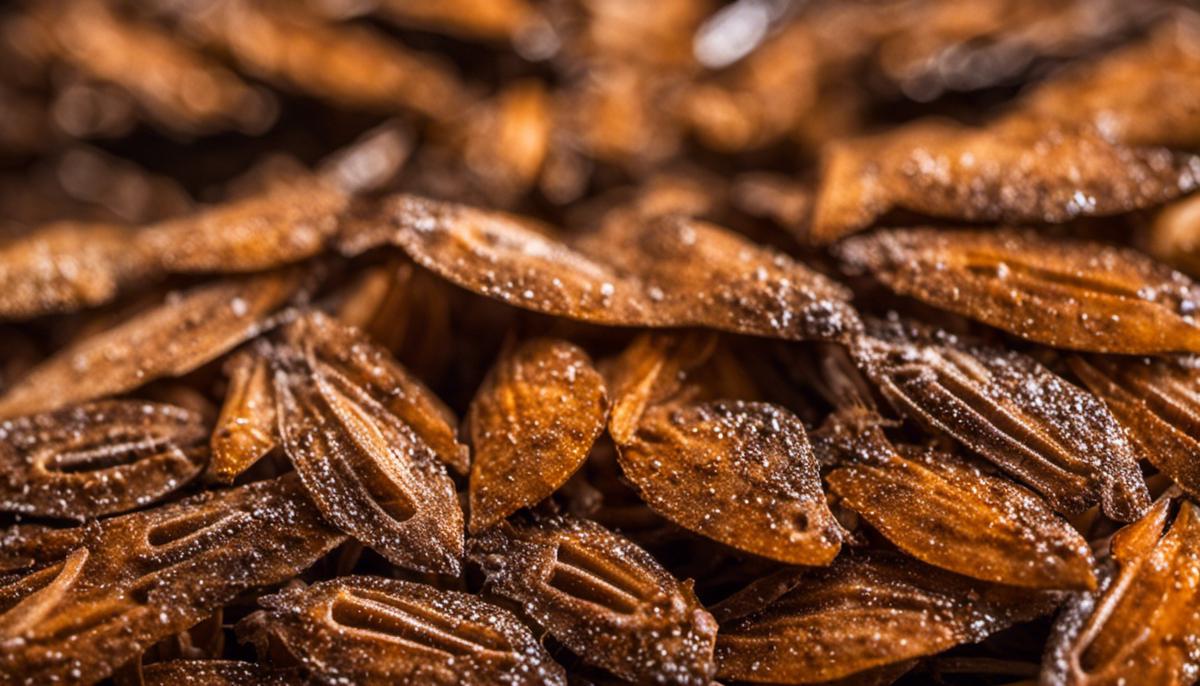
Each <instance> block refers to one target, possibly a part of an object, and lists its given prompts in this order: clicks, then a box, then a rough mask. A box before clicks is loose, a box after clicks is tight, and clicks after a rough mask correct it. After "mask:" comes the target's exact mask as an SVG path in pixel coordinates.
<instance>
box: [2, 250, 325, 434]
mask: <svg viewBox="0 0 1200 686" xmlns="http://www.w3.org/2000/svg"><path fill="white" fill-rule="evenodd" d="M302 273H303V272H302V271H300V270H298V269H287V270H283V271H276V272H266V273H263V274H256V275H253V276H247V277H241V278H231V279H227V280H223V281H217V282H214V283H211V284H207V285H204V286H198V287H196V288H194V289H192V290H190V291H187V292H186V293H183V294H182V295H180V296H179V297H170V298H168V299H167V300H166V302H164V303H163V304H162V305H158V306H156V307H153V308H151V309H149V310H147V311H145V312H141V313H139V314H136V315H134V316H133V317H131V318H130V319H127V320H125V321H124V322H122V323H120V324H117V325H116V326H114V327H113V328H111V329H108V330H106V331H102V332H100V333H98V334H96V335H93V336H88V337H87V338H85V339H83V340H81V341H78V342H77V343H74V344H73V345H70V346H68V347H67V348H65V349H63V350H61V351H59V352H58V353H57V354H55V355H54V356H53V357H51V358H50V359H48V360H46V361H45V362H43V363H41V364H40V365H39V366H37V367H35V368H34V369H32V370H30V372H29V373H28V374H26V375H25V376H24V377H22V378H21V380H20V381H18V382H17V383H16V384H15V385H13V386H12V387H11V388H9V389H8V391H7V392H6V393H5V394H4V395H3V396H2V397H0V417H12V416H15V415H20V414H33V413H35V412H42V411H45V410H53V409H56V408H59V407H63V406H66V405H73V404H76V403H81V402H85V401H87V400H93V399H96V398H101V397H104V396H108V395H115V394H118V393H124V392H126V391H129V390H132V389H134V388H137V387H139V386H141V385H143V384H145V383H147V382H150V381H153V380H154V379H157V378H160V377H164V376H179V375H181V374H186V373H187V372H190V371H192V370H193V369H195V368H197V367H199V366H200V365H202V364H204V363H206V362H209V361H211V360H213V359H214V358H216V357H217V356H219V355H221V354H222V353H224V352H226V351H227V350H229V349H230V348H233V347H234V346H236V345H237V344H238V343H241V342H242V341H244V340H247V339H249V338H251V337H253V336H254V335H256V334H258V333H259V332H260V331H261V330H262V329H263V327H264V325H265V323H266V321H267V318H268V316H269V315H270V314H271V313H273V312H274V311H275V310H276V309H278V308H279V307H280V306H282V305H283V304H284V303H286V302H287V301H288V300H289V299H290V298H291V297H292V296H293V295H295V294H296V292H297V290H298V288H299V287H300V282H301V276H302Z"/></svg>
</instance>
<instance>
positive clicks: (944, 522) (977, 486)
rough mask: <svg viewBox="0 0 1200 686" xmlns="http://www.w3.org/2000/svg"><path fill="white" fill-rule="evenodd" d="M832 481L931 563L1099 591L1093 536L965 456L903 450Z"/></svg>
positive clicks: (1016, 581)
mask: <svg viewBox="0 0 1200 686" xmlns="http://www.w3.org/2000/svg"><path fill="white" fill-rule="evenodd" d="M826 480H827V481H828V483H829V488H830V490H831V491H832V492H833V493H835V494H837V495H838V496H840V497H841V498H842V500H843V502H844V503H845V504H846V506H847V507H849V508H850V509H852V510H854V511H855V512H857V513H859V514H860V515H861V516H862V517H863V519H865V520H867V521H868V522H870V523H871V525H872V526H874V527H875V528H876V529H878V530H879V531H880V533H882V534H883V535H884V536H886V537H887V539H888V540H890V541H891V542H892V543H894V544H896V546H897V547H898V548H900V549H901V550H903V551H904V552H906V553H908V554H909V555H912V556H913V557H915V558H917V559H918V560H921V561H923V562H927V563H929V564H931V565H934V566H936V567H941V568H942V569H947V570H950V571H952V572H956V573H958V574H962V575H964V576H969V577H972V578H975V579H981V580H983V581H991V582H995V583H1001V584H1008V585H1010V586H1025V587H1029V588H1044V589H1077V590H1079V589H1082V590H1090V589H1093V588H1095V586H1096V577H1095V574H1094V573H1093V572H1092V565H1093V561H1092V554H1091V550H1090V549H1089V548H1088V544H1087V541H1086V540H1084V538H1083V536H1080V535H1079V533H1078V532H1077V531H1075V530H1074V529H1072V528H1071V526H1070V525H1069V524H1067V522H1066V521H1064V520H1062V519H1060V518H1059V517H1056V516H1055V515H1054V513H1053V512H1051V511H1050V508H1049V507H1047V505H1046V503H1045V501H1043V500H1042V499H1041V498H1040V497H1038V496H1037V495H1036V494H1034V493H1031V492H1030V491H1027V490H1026V489H1024V488H1022V487H1020V486H1018V485H1017V484H1014V483H1012V482H1011V481H1009V480H1008V479H1005V478H1003V477H1000V476H994V475H991V474H986V473H984V472H983V471H981V470H980V469H979V468H978V467H975V466H973V465H970V464H969V463H967V462H966V461H965V460H962V459H961V458H958V457H955V456H953V455H950V454H947V453H939V452H934V451H921V452H918V451H908V454H903V453H901V452H900V451H896V450H894V449H893V450H892V451H891V454H886V453H884V454H883V455H882V456H880V457H878V458H875V459H868V460H864V461H863V462H861V463H857V464H850V465H847V466H845V467H840V468H838V469H835V470H833V471H832V472H830V473H829V474H828V475H827V476H826Z"/></svg>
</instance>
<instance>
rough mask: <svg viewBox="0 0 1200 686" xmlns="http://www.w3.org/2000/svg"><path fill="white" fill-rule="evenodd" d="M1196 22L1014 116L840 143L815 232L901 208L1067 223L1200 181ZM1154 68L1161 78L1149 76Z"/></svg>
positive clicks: (1097, 64)
mask: <svg viewBox="0 0 1200 686" xmlns="http://www.w3.org/2000/svg"><path fill="white" fill-rule="evenodd" d="M1197 36H1198V32H1197V28H1196V26H1195V25H1194V22H1190V21H1188V20H1187V19H1185V18H1180V19H1179V20H1167V21H1164V22H1162V24H1161V25H1160V26H1158V27H1157V28H1156V29H1155V30H1154V31H1152V32H1150V35H1149V36H1148V37H1146V38H1145V39H1143V40H1142V41H1139V42H1137V43H1134V44H1132V45H1129V46H1128V47H1126V48H1124V49H1122V50H1117V51H1114V52H1113V53H1112V54H1111V55H1108V56H1106V57H1105V58H1104V59H1100V60H1095V61H1091V62H1088V63H1087V65H1086V68H1084V69H1077V70H1075V71H1068V72H1067V73H1066V75H1064V76H1062V77H1060V78H1058V79H1052V80H1050V81H1049V82H1047V83H1046V84H1044V85H1043V86H1041V87H1040V88H1038V89H1035V90H1034V91H1033V92H1032V93H1030V94H1029V95H1027V96H1026V97H1025V98H1023V99H1021V100H1020V101H1019V102H1018V105H1017V107H1016V108H1015V109H1014V110H1013V111H1012V112H1011V113H1009V114H1008V115H1007V116H1005V117H1002V118H1000V119H998V120H996V121H993V122H992V123H990V124H987V125H984V126H982V127H976V128H968V127H962V126H957V125H952V124H947V123H942V122H936V121H918V122H914V123H912V124H909V125H906V126H901V127H898V128H895V129H892V130H890V131H888V132H886V133H883V134H879V135H877V136H874V137H870V138H862V139H851V140H848V141H839V142H836V143H833V144H832V145H831V146H830V147H829V149H827V150H826V152H825V156H824V161H823V164H822V174H821V182H820V190H819V192H818V196H817V201H816V208H815V210H814V216H813V225H812V227H811V230H810V238H811V239H813V240H815V241H818V242H822V243H824V242H830V241H833V240H836V239H838V238H840V237H842V236H844V235H846V234H848V233H851V232H854V231H857V230H860V229H864V228H866V227H867V226H869V225H871V224H872V223H874V222H875V221H876V220H877V219H879V218H880V217H882V216H883V215H885V214H886V213H887V212H888V211H890V210H893V209H902V210H909V211H914V212H918V213H920V214H924V215H931V216H936V217H942V218H946V219H955V220H967V221H996V222H1003V223H1030V222H1053V223H1058V222H1065V221H1069V220H1071V219H1075V218H1077V217H1082V216H1095V215H1110V214H1116V213H1121V212H1127V211H1130V210H1136V209H1141V208H1145V207H1150V206H1154V205H1158V204H1161V203H1163V202H1166V201H1168V200H1171V199H1173V198H1175V197H1178V196H1180V195H1182V194H1184V193H1187V192H1189V191H1191V190H1194V189H1195V188H1196V186H1197V183H1200V176H1198V175H1197V171H1198V170H1200V158H1197V157H1196V156H1195V155H1193V154H1190V153H1188V152H1186V151H1187V150H1191V149H1194V148H1195V145H1196V142H1197V140H1200V118H1198V117H1197V112H1200V107H1197V103H1196V98H1195V95H1194V92H1195V90H1196V84H1197V83H1198V82H1200V57H1197V54H1196V52H1195V50H1194V45H1195V43H1196V41H1197ZM1150 73H1153V74H1154V75H1155V76H1154V78H1147V74H1150Z"/></svg>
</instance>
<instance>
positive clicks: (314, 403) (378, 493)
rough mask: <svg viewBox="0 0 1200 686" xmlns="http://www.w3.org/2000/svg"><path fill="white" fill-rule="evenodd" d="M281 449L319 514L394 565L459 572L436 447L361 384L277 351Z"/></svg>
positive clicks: (449, 494) (456, 523)
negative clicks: (371, 395)
mask: <svg viewBox="0 0 1200 686" xmlns="http://www.w3.org/2000/svg"><path fill="white" fill-rule="evenodd" d="M275 396H276V400H277V403H278V414H279V431H280V434H281V436H282V443H283V448H284V451H285V452H287V455H288V457H289V458H290V459H291V461H292V464H293V465H295V467H296V471H297V472H298V473H299V475H300V479H301V480H302V481H303V482H304V486H305V487H306V488H307V489H308V492H309V495H311V496H312V498H313V501H314V502H315V503H316V505H317V507H318V508H319V509H320V510H321V512H322V513H323V514H324V515H325V516H326V517H328V518H329V520H330V521H331V522H333V523H334V524H335V525H336V526H337V527H339V528H340V529H342V530H343V531H345V532H347V533H349V534H350V535H352V536H354V538H356V539H357V540H359V541H361V542H363V543H365V544H366V545H368V546H371V547H372V548H374V549H375V550H377V551H378V552H379V553H381V554H382V555H383V556H384V557H386V558H388V560H390V561H391V562H393V563H394V564H398V565H401V566H404V567H411V568H413V569H418V570H421V571H431V572H441V573H448V574H457V573H458V571H459V566H460V560H461V559H462V554H463V514H462V509H461V508H460V506H459V502H458V497H457V495H456V494H455V491H454V483H453V482H452V481H451V480H450V477H449V476H448V475H447V474H446V470H445V467H444V466H443V465H442V463H441V462H439V461H438V460H437V457H436V456H435V455H434V453H433V450H432V449H430V448H429V446H428V445H427V444H426V443H425V442H424V441H423V440H421V438H420V436H418V435H417V434H416V433H414V432H413V431H412V429H410V428H409V427H408V426H407V425H406V424H404V423H403V422H401V421H400V420H399V419H397V418H396V417H395V415H393V414H392V413H391V412H390V411H388V410H387V409H385V408H384V407H383V406H382V405H380V404H379V403H377V402H375V401H374V400H373V399H372V398H371V397H370V395H368V394H367V393H366V392H365V391H364V390H363V389H362V388H361V387H359V386H357V385H356V384H354V382H352V381H351V380H349V379H347V378H346V377H345V376H342V375H341V374H340V373H339V372H338V371H337V370H335V369H333V368H332V367H331V366H329V365H327V364H324V363H322V362H320V361H319V360H317V359H316V358H315V357H314V356H312V355H309V356H305V355H303V354H301V353H300V352H299V351H297V350H296V349H294V348H291V347H290V346H286V345H283V346H280V347H279V348H278V349H277V351H276V371H275Z"/></svg>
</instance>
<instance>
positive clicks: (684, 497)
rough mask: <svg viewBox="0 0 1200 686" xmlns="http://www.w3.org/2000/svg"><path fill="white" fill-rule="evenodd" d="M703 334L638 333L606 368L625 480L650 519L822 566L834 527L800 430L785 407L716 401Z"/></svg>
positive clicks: (724, 390)
mask: <svg viewBox="0 0 1200 686" xmlns="http://www.w3.org/2000/svg"><path fill="white" fill-rule="evenodd" d="M719 353H720V348H719V346H718V341H717V340H716V339H715V337H714V336H712V335H711V334H703V333H692V334H685V335H675V334H671V333H665V332H664V333H655V334H648V335H646V334H644V335H642V336H640V337H638V338H637V339H635V340H634V341H633V343H631V344H630V345H629V347H628V348H626V350H625V351H624V352H623V353H622V354H621V355H620V356H619V357H618V358H617V359H616V360H615V361H613V362H612V364H611V365H610V377H611V378H612V389H613V411H612V415H611V417H610V420H609V433H610V434H611V435H612V437H613V440H614V441H615V442H616V444H617V459H618V461H619V463H620V465H621V469H622V471H623V472H624V475H625V478H627V479H629V481H631V482H632V483H633V486H634V488H635V489H636V490H637V491H638V493H639V495H640V496H641V497H642V499H643V500H645V502H646V503H647V504H648V505H649V506H650V507H651V508H652V509H653V510H655V511H656V512H658V513H660V514H662V515H663V516H664V517H666V518H667V519H669V520H671V521H673V522H675V523H676V524H679V525H680V526H682V527H684V528H686V529H689V530H691V531H694V532H696V533H699V534H701V535H703V536H706V537H708V538H711V539H713V540H716V541H720V542H722V543H724V544H726V545H730V546H733V547H734V548H738V549H739V550H744V551H746V552H750V553H754V554H756V555H761V556H764V557H768V558H771V559H774V560H778V561H780V562H785V563H789V564H807V565H820V564H827V563H828V562H829V561H830V560H832V559H833V557H834V556H835V555H837V553H838V550H839V549H840V547H841V538H842V532H841V528H840V527H839V526H838V524H837V522H836V521H835V520H834V518H833V513H831V512H830V511H829V507H828V506H827V504H826V502H825V497H824V494H823V493H822V492H821V483H820V476H819V475H818V473H817V463H816V458H815V457H814V456H813V453H812V449H811V447H810V446H809V443H808V436H807V434H806V433H805V431H804V425H803V424H802V423H801V422H800V420H799V419H798V418H797V417H796V416H795V415H793V414H792V413H791V412H789V411H788V410H786V409H784V408H782V407H779V406H777V405H772V404H769V403H762V402H746V401H735V400H728V399H724V398H726V397H727V394H734V395H736V394H738V393H739V386H740V383H738V381H737V379H736V378H734V379H731V378H729V377H730V376H731V375H728V374H723V373H722V372H723V371H727V370H722V369H721V368H720V367H719V364H720V362H721V361H722V357H721V355H720V354H719Z"/></svg>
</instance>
